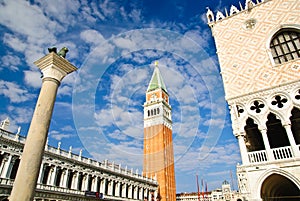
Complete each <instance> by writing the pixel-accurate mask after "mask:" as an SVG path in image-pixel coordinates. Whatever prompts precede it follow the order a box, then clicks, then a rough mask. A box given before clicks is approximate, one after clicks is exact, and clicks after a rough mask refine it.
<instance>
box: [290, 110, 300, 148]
mask: <svg viewBox="0 0 300 201" xmlns="http://www.w3.org/2000/svg"><path fill="white" fill-rule="evenodd" d="M290 120H291V123H292V126H291V128H292V132H293V136H294V139H295V142H296V144H300V110H299V109H298V108H295V107H294V108H293V109H292V116H291V117H290Z"/></svg>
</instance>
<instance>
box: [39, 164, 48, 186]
mask: <svg viewBox="0 0 300 201" xmlns="http://www.w3.org/2000/svg"><path fill="white" fill-rule="evenodd" d="M45 169H46V165H45V163H42V165H41V168H40V172H39V177H38V181H37V183H40V184H41V183H42V182H43V177H44V172H45Z"/></svg>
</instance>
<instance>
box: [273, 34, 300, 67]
mask: <svg viewBox="0 0 300 201" xmlns="http://www.w3.org/2000/svg"><path fill="white" fill-rule="evenodd" d="M270 48H271V54H272V57H273V59H274V62H275V64H282V63H284V62H287V61H290V60H294V59H297V58H300V32H299V31H298V30H295V29H284V30H283V31H280V32H278V33H277V34H276V35H275V36H274V37H273V38H272V40H271V43H270Z"/></svg>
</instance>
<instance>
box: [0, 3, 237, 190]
mask: <svg viewBox="0 0 300 201" xmlns="http://www.w3.org/2000/svg"><path fill="white" fill-rule="evenodd" d="M232 4H234V5H236V6H237V5H238V1H234V0H226V1H225V0H224V1H219V0H213V1H197V0H186V1H179V0H164V1H156V0H147V1H121V0H119V1H117V0H112V1H107V0H104V1H84V0H82V1H71V0H65V1H58V0H52V1H42V0H40V1H19V0H15V1H9V0H7V1H6V0H1V1H0V44H1V46H0V105H1V107H0V119H1V120H3V119H5V118H6V117H9V119H10V120H11V127H10V130H11V131H12V132H16V131H17V128H18V126H21V127H22V129H21V135H24V136H26V135H27V131H28V128H29V124H30V120H31V117H32V113H33V110H34V107H35V102H36V100H37V97H38V94H39V90H40V87H41V74H40V72H39V70H38V69H37V67H35V66H34V64H33V62H34V61H36V60H37V59H39V58H41V57H42V56H44V55H45V54H47V48H48V47H52V46H56V47H57V48H58V49H60V48H62V47H64V46H66V47H68V48H69V50H70V51H69V53H68V54H67V57H66V58H67V59H68V60H69V61H70V62H71V63H72V64H73V65H75V66H77V67H78V68H79V70H78V71H77V72H75V73H72V74H70V75H68V76H67V77H66V78H64V80H63V82H62V84H61V86H60V87H59V91H58V95H57V99H56V103H55V108H54V112H53V118H52V121H51V126H50V130H49V144H50V145H52V146H57V144H58V142H61V148H63V149H65V150H68V149H69V146H72V147H73V152H74V153H77V154H78V153H79V151H80V149H83V155H84V156H86V157H92V158H95V159H97V160H99V161H102V160H104V159H108V160H110V161H115V163H117V164H119V163H120V164H121V165H122V166H123V167H125V166H127V167H128V168H134V169H138V171H139V172H141V171H142V157H143V156H142V153H143V151H142V149H143V104H144V101H145V91H146V89H147V85H148V83H149V81H150V79H151V75H152V72H153V67H154V61H156V60H157V61H158V62H159V68H160V70H161V73H162V76H163V78H164V82H165V84H166V86H167V89H168V92H169V95H170V104H171V105H172V109H173V110H172V113H173V114H172V119H173V140H174V152H175V171H176V185H177V192H191V191H196V190H197V187H196V176H195V175H196V174H198V175H199V178H203V179H204V180H205V181H207V184H208V189H209V190H213V189H215V188H218V187H220V186H221V183H222V181H224V180H225V179H227V180H230V171H232V173H233V177H234V178H235V166H236V164H237V163H238V162H240V155H239V148H238V144H237V140H236V139H235V138H234V136H233V134H232V131H231V125H230V117H229V115H228V113H229V112H228V106H227V105H226V102H225V100H224V91H223V87H222V80H221V76H220V73H219V66H218V60H217V56H216V53H215V52H216V50H215V45H214V41H213V37H212V35H211V31H210V29H209V27H208V25H207V24H206V15H205V14H206V7H209V8H210V9H211V10H213V11H214V12H215V13H216V11H217V10H221V11H222V12H223V13H225V12H224V8H227V10H228V9H229V8H230V6H231V5H232ZM234 185H235V188H237V187H236V182H234Z"/></svg>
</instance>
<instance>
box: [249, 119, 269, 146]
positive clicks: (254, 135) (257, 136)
mask: <svg viewBox="0 0 300 201" xmlns="http://www.w3.org/2000/svg"><path fill="white" fill-rule="evenodd" d="M245 132H246V147H247V151H249V152H251V151H260V150H264V149H265V145H264V142H263V138H262V135H261V132H260V131H259V129H258V125H257V124H255V122H254V120H253V119H252V118H248V119H247V121H246V126H245Z"/></svg>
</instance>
